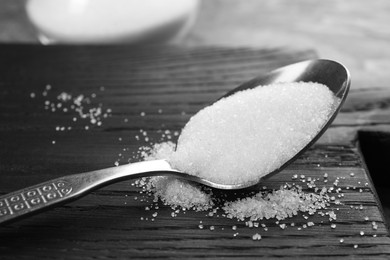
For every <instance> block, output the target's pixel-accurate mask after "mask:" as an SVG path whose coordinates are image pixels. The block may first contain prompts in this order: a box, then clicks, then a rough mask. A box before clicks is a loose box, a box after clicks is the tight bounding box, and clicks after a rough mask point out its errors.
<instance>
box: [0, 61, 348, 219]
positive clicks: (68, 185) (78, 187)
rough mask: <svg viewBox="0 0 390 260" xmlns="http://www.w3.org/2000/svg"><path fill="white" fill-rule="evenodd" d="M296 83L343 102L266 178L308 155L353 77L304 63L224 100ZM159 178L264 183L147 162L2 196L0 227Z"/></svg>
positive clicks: (326, 65) (328, 65) (333, 67)
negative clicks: (323, 88) (114, 187)
mask: <svg viewBox="0 0 390 260" xmlns="http://www.w3.org/2000/svg"><path fill="white" fill-rule="evenodd" d="M296 81H305V82H310V81H312V82H318V83H322V84H325V85H327V86H328V87H329V89H330V90H331V91H332V92H333V93H334V94H335V95H336V96H337V97H338V98H340V99H341V102H340V104H339V105H338V107H337V108H336V109H335V111H334V113H333V114H332V115H331V116H330V117H329V118H328V121H327V123H326V124H325V125H324V127H323V128H322V129H321V131H319V132H318V133H317V135H316V136H315V138H313V140H312V141H311V142H310V143H308V144H307V145H306V146H305V147H304V149H302V150H301V151H300V152H299V153H297V154H296V155H295V156H294V157H293V158H291V159H290V160H288V161H287V162H285V163H284V165H283V166H282V167H280V168H279V169H277V170H275V171H273V172H271V173H269V174H268V175H267V176H269V175H271V174H275V173H277V172H279V171H281V170H283V169H284V168H285V167H286V166H287V165H289V164H290V163H291V162H293V161H294V160H295V159H296V158H297V157H298V156H300V155H301V154H302V153H303V152H304V151H306V150H307V149H308V148H309V147H310V146H311V145H312V144H313V143H314V142H315V141H316V140H317V139H318V138H319V137H320V136H321V135H322V134H323V133H324V132H325V131H326V129H327V128H328V126H329V125H330V124H331V122H332V121H333V120H334V118H335V117H336V115H337V113H338V111H339V109H340V107H341V105H342V103H343V102H344V100H345V98H346V96H347V93H348V90H349V86H350V75H349V72H348V70H347V69H346V68H345V67H344V66H343V65H341V64H339V63H337V62H335V61H331V60H310V61H304V62H300V63H296V64H292V65H289V66H286V67H282V68H280V69H277V70H274V71H272V72H270V73H268V74H266V75H263V76H259V77H257V78H254V79H252V80H250V81H248V82H246V83H243V84H242V85H240V86H239V87H237V88H236V89H234V90H232V91H230V92H228V93H227V94H226V95H225V96H223V97H227V96H230V95H232V94H234V93H236V92H237V91H241V90H245V89H251V88H255V87H259V86H261V85H268V84H271V83H276V82H296ZM223 97H222V98H223ZM158 175H164V176H166V175H169V176H175V177H177V178H182V179H186V180H189V181H193V182H197V183H201V184H204V185H207V186H210V187H213V188H218V189H227V190H231V189H242V188H246V187H250V186H253V185H255V184H257V183H258V182H259V181H261V179H259V180H257V181H253V182H248V183H241V184H234V185H224V184H219V183H213V182H211V181H208V180H206V179H201V178H199V177H196V176H192V175H188V174H186V173H182V172H179V171H177V170H175V169H173V168H172V167H171V166H170V165H169V163H168V162H167V161H165V160H156V161H144V162H139V163H132V164H127V165H122V166H118V167H112V168H107V169H102V170H97V171H92V172H86V173H80V174H75V175H69V176H64V177H60V178H57V179H54V180H51V181H47V182H44V183H41V184H37V185H34V186H31V187H27V188H24V189H22V190H18V191H15V192H12V193H9V194H6V195H3V196H1V197H0V206H1V207H0V209H1V211H0V224H2V223H6V222H10V221H13V220H16V219H19V218H22V217H26V216H28V215H31V214H33V213H38V212H40V211H43V210H45V209H48V208H51V207H54V206H57V205H60V204H64V203H66V202H70V201H73V200H76V199H78V198H80V197H81V196H83V195H86V194H88V193H89V192H90V191H92V190H95V189H98V188H100V187H102V186H105V185H108V184H111V183H113V182H118V181H121V180H125V179H135V178H140V177H147V176H158Z"/></svg>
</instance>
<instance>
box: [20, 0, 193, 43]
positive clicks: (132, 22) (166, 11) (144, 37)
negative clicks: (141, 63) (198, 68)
mask: <svg viewBox="0 0 390 260" xmlns="http://www.w3.org/2000/svg"><path fill="white" fill-rule="evenodd" d="M198 2H199V1H198V0H28V1H27V3H26V12H27V15H28V17H29V19H30V20H31V22H32V24H33V25H34V26H35V27H36V28H37V30H38V37H39V39H40V41H41V42H42V43H43V44H52V43H73V44H83V43H96V44H99V43H124V42H125V43H133V44H141V43H161V42H167V41H171V42H172V41H173V42H175V41H179V40H180V38H182V37H183V36H184V35H185V34H186V33H187V32H188V31H189V29H190V27H191V26H192V24H193V22H194V20H195V17H196V13H197V8H198Z"/></svg>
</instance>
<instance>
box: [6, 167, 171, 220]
mask: <svg viewBox="0 0 390 260" xmlns="http://www.w3.org/2000/svg"><path fill="white" fill-rule="evenodd" d="M167 174H173V175H176V174H178V172H176V171H175V170H172V168H171V167H170V165H169V163H168V162H166V161H165V160H156V161H146V162H139V163H132V164H126V165H122V166H118V167H112V168H107V169H102V170H97V171H92V172H85V173H79V174H74V175H68V176H64V177H60V178H57V179H53V180H50V181H46V182H43V183H40V184H37V185H34V186H30V187H27V188H24V189H21V190H18V191H14V192H11V193H8V194H6V195H3V196H0V225H1V224H4V223H6V222H10V221H14V220H17V219H19V218H22V217H26V216H29V215H32V214H35V213H38V212H41V211H44V210H47V209H49V208H52V207H54V206H58V205H60V204H64V203H67V202H70V201H73V200H76V199H78V198H80V197H82V196H83V195H86V194H88V193H89V192H91V191H92V190H94V189H97V188H100V187H102V186H105V185H108V184H110V183H113V182H117V181H120V180H123V179H132V178H140V177H145V176H152V175H167Z"/></svg>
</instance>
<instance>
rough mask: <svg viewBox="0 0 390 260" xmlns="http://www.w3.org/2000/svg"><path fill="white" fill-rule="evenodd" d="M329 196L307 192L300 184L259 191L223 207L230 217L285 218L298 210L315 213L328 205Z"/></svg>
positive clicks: (255, 218) (253, 218)
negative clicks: (269, 191)
mask: <svg viewBox="0 0 390 260" xmlns="http://www.w3.org/2000/svg"><path fill="white" fill-rule="evenodd" d="M328 202H329V196H328V195H327V194H325V192H320V193H319V194H315V193H305V192H303V191H302V188H301V187H300V186H294V187H288V186H285V187H281V188H280V189H279V190H275V191H273V192H271V193H268V194H267V193H266V194H264V193H262V192H260V193H258V194H256V195H255V196H253V197H247V198H244V199H239V200H236V201H233V202H227V203H225V205H224V207H223V209H224V211H225V212H226V213H227V217H229V218H237V219H239V220H245V219H250V220H251V221H256V220H262V219H270V218H276V219H277V220H283V219H286V218H290V217H293V216H294V215H297V214H298V212H307V213H309V214H310V215H312V214H314V213H315V212H316V211H317V210H318V209H323V208H325V207H326V206H327V205H328Z"/></svg>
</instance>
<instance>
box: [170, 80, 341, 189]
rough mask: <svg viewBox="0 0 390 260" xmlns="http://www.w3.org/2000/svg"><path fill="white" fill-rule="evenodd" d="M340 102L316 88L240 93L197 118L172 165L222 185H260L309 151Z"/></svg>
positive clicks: (287, 87)
mask: <svg viewBox="0 0 390 260" xmlns="http://www.w3.org/2000/svg"><path fill="white" fill-rule="evenodd" d="M338 102H339V100H338V99H337V98H336V97H335V96H334V95H333V93H332V92H331V91H330V90H329V89H328V87H326V86H325V85H322V84H319V83H313V82H308V83H306V82H296V83H278V84H273V85H266V86H263V87H257V88H254V89H250V90H245V91H241V92H238V93H235V94H234V95H232V96H229V97H227V98H224V99H221V100H219V101H218V102H216V103H214V104H213V105H211V106H209V107H206V108H204V109H203V110H201V111H199V112H198V113H197V114H196V115H195V116H193V117H192V118H191V119H190V120H189V122H188V123H187V124H186V125H185V127H184V129H183V131H182V133H181V134H180V137H179V140H178V144H177V148H176V151H175V152H174V153H173V154H172V156H171V157H170V158H167V159H168V160H169V161H170V163H171V164H172V166H173V167H174V168H176V169H179V170H181V171H183V172H186V173H189V174H192V175H197V176H199V177H202V178H206V179H208V180H211V181H214V182H217V183H223V184H238V183H247V182H253V181H257V180H258V179H260V178H261V177H262V176H264V175H266V174H267V173H270V172H272V171H274V170H276V169H278V168H279V167H281V166H282V165H283V164H284V163H285V162H286V161H288V160H289V159H291V158H292V157H293V156H294V155H295V154H296V153H298V152H299V151H300V150H301V149H302V148H303V147H305V146H306V145H307V144H308V143H309V142H310V141H311V140H312V138H313V137H314V136H315V135H316V134H317V133H318V132H319V130H320V129H321V128H322V126H323V125H324V124H325V123H326V122H327V119H328V116H329V114H330V113H331V112H332V111H333V109H334V107H335V104H337V103H338Z"/></svg>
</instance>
